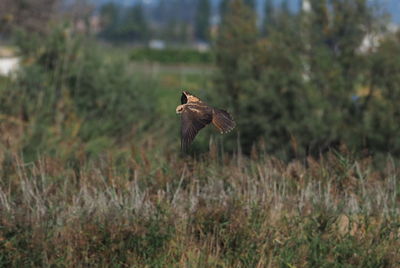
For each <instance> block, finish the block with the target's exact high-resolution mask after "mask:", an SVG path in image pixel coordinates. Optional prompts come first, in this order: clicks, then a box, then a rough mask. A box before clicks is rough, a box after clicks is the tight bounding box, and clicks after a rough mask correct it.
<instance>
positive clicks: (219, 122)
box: [212, 108, 236, 134]
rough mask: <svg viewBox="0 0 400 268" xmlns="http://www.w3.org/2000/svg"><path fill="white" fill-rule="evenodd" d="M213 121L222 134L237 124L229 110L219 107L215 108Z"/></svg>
mask: <svg viewBox="0 0 400 268" xmlns="http://www.w3.org/2000/svg"><path fill="white" fill-rule="evenodd" d="M212 123H213V124H214V126H215V127H216V128H217V129H218V130H219V131H220V132H221V134H223V133H228V132H230V131H231V130H232V129H234V128H235V126H236V123H235V121H233V118H232V116H231V115H230V114H229V113H228V112H227V111H224V110H221V109H217V108H214V111H213V119H212Z"/></svg>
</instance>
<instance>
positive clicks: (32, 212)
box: [0, 45, 400, 268]
mask: <svg viewBox="0 0 400 268" xmlns="http://www.w3.org/2000/svg"><path fill="white" fill-rule="evenodd" d="M73 48H74V46H73V45H71V47H69V49H67V50H66V51H67V52H66V53H65V54H62V53H61V56H60V57H59V58H57V60H56V61H55V65H52V64H53V63H54V62H49V61H48V60H47V59H48V58H46V57H45V56H43V55H39V56H37V55H33V56H31V57H32V58H28V59H26V60H25V62H28V63H27V65H26V66H25V67H24V71H23V72H22V73H21V75H20V76H19V77H18V79H16V80H13V79H11V78H1V80H0V93H1V94H0V99H1V101H2V103H3V106H2V107H0V109H1V113H0V131H1V136H0V266H1V267H290V268H292V267H398V266H399V265H400V216H399V215H400V211H399V203H400V184H399V177H400V168H399V162H398V160H397V159H395V158H392V157H391V156H390V155H387V156H386V157H385V159H383V160H382V158H380V159H379V161H378V160H376V159H375V158H374V157H373V156H370V155H368V154H366V155H363V154H355V153H353V152H352V151H351V150H349V149H347V148H346V146H342V147H341V148H340V149H338V150H330V151H328V152H326V153H324V154H321V155H320V156H318V157H311V156H309V157H305V158H294V159H292V160H290V161H283V160H281V159H279V158H278V157H276V156H274V155H271V154H269V153H268V150H267V147H268V139H266V140H260V141H259V142H257V144H256V146H254V147H253V150H252V152H251V154H243V153H241V148H240V146H239V145H238V146H236V148H234V149H233V150H232V149H231V150H226V149H225V147H224V146H225V142H226V141H227V140H229V141H231V142H232V140H233V141H234V142H235V141H237V144H240V138H239V137H238V135H237V132H235V133H232V134H230V135H231V136H228V137H224V138H222V137H221V136H219V134H217V133H216V132H215V131H214V130H212V128H211V127H210V128H209V129H206V130H204V131H202V132H201V133H200V135H199V136H198V137H197V138H196V141H195V144H194V146H193V151H192V153H191V154H189V155H187V156H184V155H181V154H180V152H179V117H178V116H177V115H176V114H175V107H176V106H177V105H178V104H179V98H180V91H181V90H182V89H189V90H191V91H192V92H193V93H195V94H196V95H199V96H201V97H204V98H205V99H207V100H208V96H211V95H213V94H215V93H213V92H212V90H213V83H212V82H213V79H214V73H215V67H213V66H208V65H184V64H175V65H164V64H156V63H135V62H131V61H128V60H126V59H124V51H122V52H121V51H120V52H117V53H116V55H108V58H107V57H106V58H105V59H102V60H101V61H99V60H98V56H99V55H101V54H106V53H105V52H104V50H102V49H100V52H96V50H95V49H93V50H94V52H93V53H94V54H93V55H92V56H91V54H90V53H88V52H82V51H78V52H74V51H73ZM103 49H104V48H103ZM107 49H109V48H106V50H107ZM50 51H52V50H50ZM71 51H72V52H71ZM85 53H87V54H85ZM91 53H92V52H91ZM118 55H119V56H118ZM43 58H44V59H46V60H44V61H42V60H43ZM65 58H68V59H69V60H68V61H65ZM116 58H118V59H116ZM71 59H73V60H71ZM114 61H116V62H114ZM31 62H33V63H31ZM49 66H51V67H49ZM54 66H56V68H54ZM60 66H62V67H60ZM77 70H78V71H77ZM32 88H34V89H37V92H38V93H37V94H36V92H33V91H32ZM58 88H61V91H60V92H58V93H57V94H59V95H58V97H57V95H56V94H55V93H54V94H53V93H52V92H53V91H57V90H55V89H58ZM60 96H61V97H60ZM16 104H18V105H16ZM237 129H238V130H239V131H240V129H241V126H240V125H239V126H238V128H237Z"/></svg>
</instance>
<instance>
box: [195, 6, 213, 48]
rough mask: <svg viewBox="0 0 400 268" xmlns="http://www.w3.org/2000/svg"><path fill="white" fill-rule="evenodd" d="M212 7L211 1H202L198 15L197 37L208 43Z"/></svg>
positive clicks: (198, 8) (198, 7)
mask: <svg viewBox="0 0 400 268" xmlns="http://www.w3.org/2000/svg"><path fill="white" fill-rule="evenodd" d="M210 19H211V6H210V2H209V0H200V1H199V3H198V6H197V13H196V25H195V29H196V37H197V38H198V39H200V40H203V41H207V40H209V38H210Z"/></svg>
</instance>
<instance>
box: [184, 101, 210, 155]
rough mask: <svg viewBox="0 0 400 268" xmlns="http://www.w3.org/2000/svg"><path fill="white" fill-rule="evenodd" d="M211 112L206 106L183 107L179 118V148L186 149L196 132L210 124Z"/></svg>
mask: <svg viewBox="0 0 400 268" xmlns="http://www.w3.org/2000/svg"><path fill="white" fill-rule="evenodd" d="M211 121H212V113H211V111H210V109H207V107H202V106H198V107H185V109H184V111H183V112H182V119H181V149H182V151H186V150H187V148H188V147H189V145H190V144H191V143H192V142H193V140H194V138H195V137H196V135H197V133H198V132H199V131H200V130H201V129H202V128H204V127H205V126H206V125H208V124H210V123H211Z"/></svg>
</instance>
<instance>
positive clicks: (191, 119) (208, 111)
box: [176, 91, 236, 151]
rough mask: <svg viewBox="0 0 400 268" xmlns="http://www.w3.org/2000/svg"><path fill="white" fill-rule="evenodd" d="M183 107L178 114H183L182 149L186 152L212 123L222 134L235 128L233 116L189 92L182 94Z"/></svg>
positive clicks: (179, 108)
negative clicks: (199, 133) (203, 129)
mask: <svg viewBox="0 0 400 268" xmlns="http://www.w3.org/2000/svg"><path fill="white" fill-rule="evenodd" d="M181 103H182V104H181V105H179V106H178V107H176V113H177V114H181V149H182V150H183V151H186V150H187V148H188V147H189V145H190V144H191V143H192V142H193V140H194V138H195V137H196V135H197V133H198V132H199V131H200V130H201V129H202V128H204V127H205V126H207V125H208V124H210V123H212V124H213V125H214V126H215V127H216V128H217V129H218V130H219V131H220V132H221V134H223V133H227V132H229V131H231V130H232V129H233V128H234V127H235V125H236V124H235V121H234V120H233V118H232V116H231V115H230V114H229V113H228V112H227V111H224V110H221V109H218V108H214V107H211V106H209V105H208V104H207V103H205V102H203V101H202V100H200V99H199V98H198V97H196V96H194V95H192V94H190V93H189V92H187V91H183V92H182V97H181Z"/></svg>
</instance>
